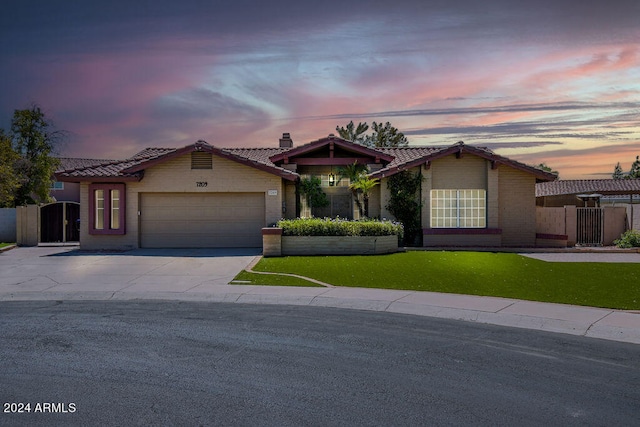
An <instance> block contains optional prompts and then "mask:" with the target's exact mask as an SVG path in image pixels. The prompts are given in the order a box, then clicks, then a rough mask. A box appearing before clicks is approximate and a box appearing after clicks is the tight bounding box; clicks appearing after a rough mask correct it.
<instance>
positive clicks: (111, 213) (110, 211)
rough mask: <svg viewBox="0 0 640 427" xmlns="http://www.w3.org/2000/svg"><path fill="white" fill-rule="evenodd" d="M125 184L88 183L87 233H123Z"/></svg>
mask: <svg viewBox="0 0 640 427" xmlns="http://www.w3.org/2000/svg"><path fill="white" fill-rule="evenodd" d="M124 201H125V185H124V184H91V185H89V234H125V228H124V218H125V209H124Z"/></svg>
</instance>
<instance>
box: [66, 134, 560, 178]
mask: <svg viewBox="0 0 640 427" xmlns="http://www.w3.org/2000/svg"><path fill="white" fill-rule="evenodd" d="M325 146H331V147H334V146H337V147H340V148H341V149H343V150H345V151H348V152H351V153H355V154H358V155H362V156H365V157H372V158H375V159H376V160H380V161H381V163H382V164H383V168H382V169H380V170H377V171H375V172H373V173H372V174H371V177H373V178H383V177H388V176H391V175H394V174H396V173H398V172H400V171H403V170H406V169H409V168H413V167H416V166H420V165H423V164H425V165H427V166H428V165H430V162H431V161H433V160H435V159H438V158H441V157H444V156H448V155H452V154H455V155H456V156H463V155H465V154H467V153H468V154H472V155H475V156H479V157H482V158H485V159H487V160H489V161H491V164H492V167H494V168H495V167H497V166H498V165H499V164H505V165H508V166H511V167H513V168H516V169H519V170H523V171H525V172H528V173H530V174H532V175H534V176H535V177H536V178H537V179H538V180H540V181H551V180H555V179H556V176H555V175H554V174H552V173H549V172H546V171H543V170H541V169H538V168H536V167H533V166H528V165H525V164H524V163H520V162H517V161H515V160H511V159H508V158H506V157H502V156H499V155H497V154H495V153H494V152H493V151H491V150H489V149H487V148H482V147H474V146H468V145H464V144H463V143H462V142H460V143H457V144H455V145H452V146H445V147H442V146H441V147H433V146H432V147H414V146H408V147H395V148H370V147H365V146H362V145H358V144H355V143H353V142H350V141H346V140H344V139H342V138H339V137H336V136H334V135H329V136H328V137H325V138H321V139H319V140H316V141H312V142H310V143H308V144H305V145H302V146H299V147H296V148H219V147H215V146H212V145H210V144H208V143H206V142H205V141H198V142H196V143H195V144H191V145H187V146H186V147H182V148H146V149H144V150H142V151H140V152H139V153H137V154H135V155H134V156H133V157H131V158H129V159H125V160H96V161H95V163H91V162H89V161H88V160H87V163H82V162H78V164H77V165H76V166H77V167H72V168H65V169H64V170H61V171H58V172H56V178H57V179H58V180H59V181H71V182H74V181H75V182H78V181H83V180H84V181H86V180H91V181H107V182H109V181H114V182H115V181H139V180H141V179H142V177H143V175H144V170H145V169H147V168H149V167H152V166H154V165H157V164H160V163H163V162H165V161H168V160H170V159H173V158H175V157H178V156H182V155H184V154H188V153H191V152H193V151H207V152H211V153H213V154H215V155H217V156H220V157H223V158H226V159H228V160H231V161H234V162H238V163H240V164H244V165H247V166H250V167H254V168H256V169H260V170H263V171H266V172H269V173H273V174H275V175H278V176H280V177H282V178H284V179H287V180H290V181H294V180H297V179H298V178H299V175H298V174H297V173H295V172H292V171H290V170H289V169H287V168H285V167H280V166H279V164H280V163H281V162H285V161H286V160H287V159H289V158H292V157H298V156H301V157H304V155H305V154H307V153H312V152H314V151H316V150H319V149H322V148H323V147H325ZM78 160H81V159H78ZM343 160H344V159H343Z"/></svg>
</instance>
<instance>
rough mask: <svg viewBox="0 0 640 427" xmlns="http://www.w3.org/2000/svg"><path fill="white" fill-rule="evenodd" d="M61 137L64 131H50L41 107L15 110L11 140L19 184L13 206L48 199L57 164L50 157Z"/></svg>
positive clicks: (50, 125) (50, 126)
mask: <svg viewBox="0 0 640 427" xmlns="http://www.w3.org/2000/svg"><path fill="white" fill-rule="evenodd" d="M63 136H64V132H62V131H57V130H54V129H53V124H52V122H51V121H50V120H48V119H47V118H46V117H45V115H44V113H43V112H42V111H41V110H40V107H38V106H35V105H34V106H32V107H31V108H30V109H26V110H15V111H14V113H13V120H12V121H11V133H10V139H11V142H12V146H13V150H14V151H15V152H16V153H17V155H18V156H19V158H18V159H17V161H16V162H15V167H14V172H15V174H16V177H17V180H18V181H19V186H18V188H17V189H16V190H15V199H14V203H15V205H16V206H17V205H24V204H28V203H42V202H47V201H49V200H50V195H49V191H50V189H51V180H52V177H53V173H54V172H55V170H56V168H57V166H58V164H59V161H58V159H56V158H54V157H52V154H53V152H54V151H55V148H56V145H57V144H58V142H60V140H61V139H62V137H63Z"/></svg>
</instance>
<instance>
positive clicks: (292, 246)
mask: <svg viewBox="0 0 640 427" xmlns="http://www.w3.org/2000/svg"><path fill="white" fill-rule="evenodd" d="M278 240H279V242H278ZM278 243H279V244H278ZM397 251H398V236H283V235H282V229H280V228H263V229H262V254H263V255H264V256H265V257H269V256H284V255H375V254H388V253H393V252H397Z"/></svg>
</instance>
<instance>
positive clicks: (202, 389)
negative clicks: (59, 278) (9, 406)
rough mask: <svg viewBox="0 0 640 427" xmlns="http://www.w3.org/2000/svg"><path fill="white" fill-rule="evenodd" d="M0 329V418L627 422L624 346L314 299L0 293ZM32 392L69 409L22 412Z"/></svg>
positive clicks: (631, 367)
mask: <svg viewBox="0 0 640 427" xmlns="http://www.w3.org/2000/svg"><path fill="white" fill-rule="evenodd" d="M0 330H1V331H2V334H1V335H0V360H1V361H2V365H1V369H0V384H2V387H0V401H1V402H2V403H4V402H16V403H20V402H22V403H31V409H32V412H31V413H28V414H6V413H1V414H0V425H10V426H12V425H29V426H38V425H43V426H44V425H183V426H189V425H278V426H286V425H296V426H299V425H323V426H324V425H349V426H351V425H385V426H387V425H394V426H396V425H408V426H409V425H410V426H416V425H443V424H447V425H536V426H539V425H564V426H566V425H580V426H583V425H635V424H637V422H638V414H639V413H638V408H639V406H638V405H639V402H640V388H638V384H640V352H638V346H637V345H634V344H627V343H619V342H612V341H601V340H596V339H589V338H584V337H576V336H568V335H561V334H552V333H546V332H539V331H528V330H523V329H515V328H505V327H500V326H492V325H482V324H473V323H467V322H459V321H453V320H446V319H433V318H427V317H420V316H411V315H402V314H393V313H379V312H365V311H357V310H343V309H335V308H328V307H306V306H281V305H272V306H263V305H243V304H223V303H203V302H162V301H145V302H132V301H106V302H105V301H99V302H97V301H73V302H55V301H14V302H2V303H0ZM43 402H48V403H55V404H58V406H57V408H58V409H62V408H63V406H61V405H62V404H64V405H65V406H64V408H65V409H66V410H67V411H70V409H71V408H73V410H74V412H69V413H57V414H51V413H37V414H36V413H34V409H35V408H36V407H37V404H38V403H40V404H42V403H43ZM72 404H73V405H72ZM3 406H4V405H3ZM42 407H43V406H42V405H40V408H41V409H42ZM3 409H4V408H3Z"/></svg>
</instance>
